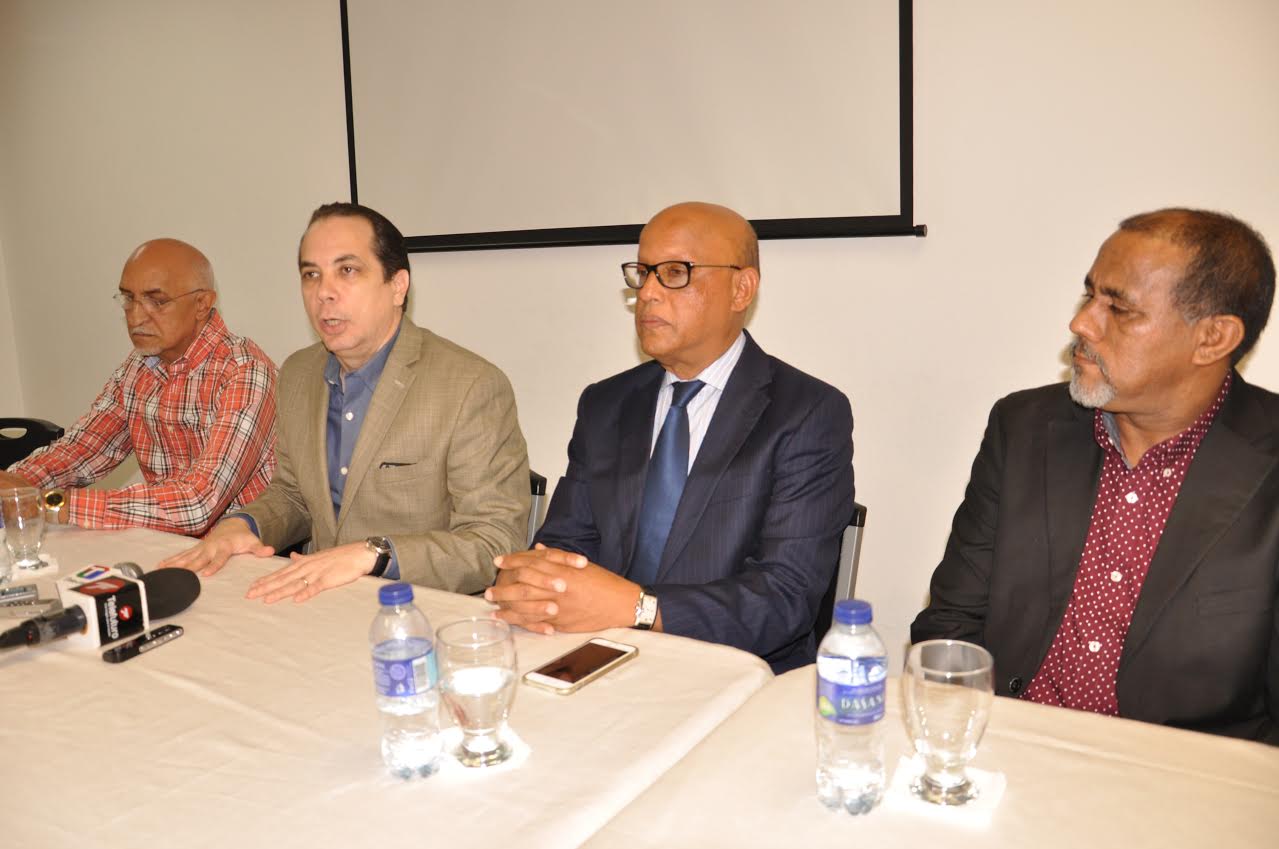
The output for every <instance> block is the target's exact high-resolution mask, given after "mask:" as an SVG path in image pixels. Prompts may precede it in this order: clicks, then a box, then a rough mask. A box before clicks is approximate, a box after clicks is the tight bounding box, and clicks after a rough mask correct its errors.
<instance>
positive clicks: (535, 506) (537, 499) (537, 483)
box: [528, 469, 546, 548]
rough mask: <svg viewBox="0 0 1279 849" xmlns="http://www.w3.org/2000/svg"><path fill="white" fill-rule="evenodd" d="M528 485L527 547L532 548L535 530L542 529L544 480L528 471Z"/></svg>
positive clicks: (544, 505) (544, 501)
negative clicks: (529, 496) (529, 498)
mask: <svg viewBox="0 0 1279 849" xmlns="http://www.w3.org/2000/svg"><path fill="white" fill-rule="evenodd" d="M528 483H529V492H530V494H531V495H532V501H531V502H530V504H529V511H528V547H529V548H532V547H533V537H535V536H537V529H538V528H540V527H542V516H543V514H544V513H545V510H546V478H544V477H542V476H541V475H539V474H538V473H537V472H535V471H533V470H532V469H529V470H528Z"/></svg>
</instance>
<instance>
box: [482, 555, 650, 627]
mask: <svg viewBox="0 0 1279 849" xmlns="http://www.w3.org/2000/svg"><path fill="white" fill-rule="evenodd" d="M493 564H494V565H495V566H497V568H498V573H497V583H496V584H494V585H493V586H491V587H489V588H488V589H487V590H485V591H484V598H486V599H488V600H489V601H491V602H493V603H494V604H496V605H498V607H499V608H500V609H499V610H498V612H497V616H498V618H499V619H504V620H506V621H507V622H509V623H511V624H512V625H519V626H521V627H524V628H527V629H528V630H530V631H534V632H536V633H539V634H554V633H555V632H556V631H601V630H603V629H605V628H625V627H628V626H630V625H631V624H632V623H633V622H634V621H635V602H636V600H637V599H638V598H639V592H640V586H639V584H636V583H635V582H633V581H628V580H626V579H625V578H623V577H621V576H620V575H616V574H614V573H613V572H610V571H609V570H607V569H605V568H604V567H603V566H600V565H598V564H596V563H591V562H590V561H589V560H587V559H586V558H585V557H583V556H582V555H580V554H573V553H571V552H568V551H561V550H559V549H556V548H547V547H546V546H544V545H541V544H540V543H539V544H538V545H537V546H536V547H535V548H534V549H533V550H532V551H516V552H512V553H511V554H504V555H502V556H500V557H496V558H494V559H493Z"/></svg>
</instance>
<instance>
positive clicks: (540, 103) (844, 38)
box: [341, 0, 924, 251]
mask: <svg viewBox="0 0 1279 849" xmlns="http://www.w3.org/2000/svg"><path fill="white" fill-rule="evenodd" d="M341 6H342V14H343V35H344V45H343V48H344V52H345V54H346V55H345V60H346V71H347V109H348V142H349V145H350V154H351V155H350V167H351V194H352V197H353V199H358V200H359V201H360V202H361V203H366V204H368V205H370V206H372V207H374V208H376V209H378V210H379V211H381V212H383V213H385V214H386V215H387V216H388V217H389V218H390V219H391V220H392V221H395V222H396V223H397V224H398V226H399V227H400V228H401V230H403V231H404V233H405V234H406V236H409V237H410V246H411V248H412V249H414V250H419V251H421V250H448V249H466V248H495V247H528V246H538V245H569V244H616V243H625V242H633V241H634V240H635V239H636V237H637V235H638V232H639V227H640V226H641V223H642V222H643V221H645V220H647V218H648V217H649V216H651V215H652V214H653V212H655V211H656V210H658V209H660V208H662V207H663V206H666V205H668V204H670V203H673V202H675V201H679V200H706V201H712V202H715V203H722V204H725V205H727V206H730V207H732V208H734V209H736V210H738V211H740V212H741V213H742V214H744V215H746V216H747V217H748V218H750V219H752V220H753V221H754V222H755V223H756V227H757V229H758V230H759V233H760V235H761V237H764V238H769V237H772V238H786V237H814V236H857V235H906V234H913V235H923V232H924V228H923V227H922V226H916V225H915V224H914V222H913V220H912V215H913V210H912V207H911V194H912V190H913V187H912V178H911V168H912V163H911V132H912V123H911V96H910V95H911V91H910V83H911V75H910V70H911V69H910V63H911V50H910V42H911V33H910V22H911V15H910V11H911V10H910V0H789V1H788V2H787V0H645V2H639V3H637V2H633V0H632V2H626V0H536V1H535V2H532V1H531V2H519V0H469V2H463V0H344V2H343V3H342V4H341Z"/></svg>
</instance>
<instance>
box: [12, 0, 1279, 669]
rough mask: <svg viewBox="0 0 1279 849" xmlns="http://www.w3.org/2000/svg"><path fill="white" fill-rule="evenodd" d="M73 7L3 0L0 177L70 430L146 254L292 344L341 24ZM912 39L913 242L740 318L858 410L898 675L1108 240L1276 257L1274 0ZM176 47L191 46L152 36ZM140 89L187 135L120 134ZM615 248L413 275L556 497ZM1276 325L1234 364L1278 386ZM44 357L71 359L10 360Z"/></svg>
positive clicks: (950, 15)
mask: <svg viewBox="0 0 1279 849" xmlns="http://www.w3.org/2000/svg"><path fill="white" fill-rule="evenodd" d="M70 5H71V4H69V3H66V2H64V3H60V4H38V3H35V2H20V3H11V4H10V5H8V6H0V33H5V32H6V31H8V32H10V34H7V35H0V46H6V45H7V46H8V48H9V49H7V50H3V51H0V114H3V115H6V116H7V117H6V120H10V121H12V127H14V128H16V132H14V131H13V130H10V131H9V132H10V133H11V135H12V136H14V137H16V138H17V139H18V141H19V142H20V144H19V145H18V146H16V147H14V148H12V149H11V150H9V151H8V152H7V154H6V155H5V156H4V158H3V159H2V160H0V187H2V186H5V185H6V182H3V180H5V179H6V178H11V179H9V183H11V184H16V185H17V186H18V189H19V190H18V191H17V192H16V193H15V194H10V193H9V192H7V191H6V192H5V194H3V195H0V244H2V245H4V247H5V250H6V253H7V260H8V262H7V267H8V269H9V278H8V279H9V288H10V298H11V301H12V304H13V312H14V315H15V317H16V319H17V321H18V342H19V346H20V349H21V351H22V352H23V355H22V356H21V358H20V368H19V369H18V373H19V374H20V376H21V379H22V386H23V390H24V393H25V396H24V397H25V401H26V407H27V409H28V411H29V412H30V413H32V414H45V415H48V416H50V417H53V418H58V419H60V420H63V421H66V420H69V419H70V418H72V417H74V415H76V414H77V413H78V412H80V411H82V410H83V408H84V406H85V404H87V403H88V400H89V398H90V397H91V396H92V394H93V392H94V391H96V389H97V388H98V387H99V386H100V384H101V382H102V380H103V378H104V377H105V375H106V372H107V370H108V369H109V366H110V364H111V363H113V362H114V361H116V360H118V359H119V357H120V356H121V355H122V354H123V352H124V351H125V348H126V346H127V340H126V339H125V337H124V333H123V331H122V330H121V329H120V328H119V321H118V319H117V318H116V316H115V314H114V312H113V307H112V305H111V303H110V301H109V300H107V296H108V295H109V294H110V291H111V290H112V289H113V288H114V285H115V279H116V275H117V274H118V268H119V265H120V263H121V262H122V261H123V259H124V256H125V255H126V254H127V253H128V251H129V249H130V248H131V247H132V246H133V244H134V243H136V242H138V241H141V240H142V239H144V238H147V237H149V236H153V235H159V234H161V233H165V234H170V235H178V236H183V237H185V238H188V239H190V240H192V241H194V242H195V243H196V244H198V245H200V246H202V247H204V248H205V249H206V251H208V252H209V254H210V256H211V257H212V258H213V260H214V263H215V265H216V267H217V268H218V271H219V275H220V277H221V280H222V283H223V297H224V303H225V305H226V312H227V317H228V320H229V322H230V323H231V324H232V326H233V327H235V328H236V329H239V330H241V331H243V332H246V333H248V334H249V335H251V336H253V337H255V338H256V339H257V340H258V341H259V342H261V343H262V344H263V345H264V347H266V349H267V350H268V351H269V352H270V353H271V354H272V355H273V356H276V357H281V356H283V355H284V354H285V353H286V352H288V351H289V350H292V349H293V348H296V347H299V346H301V345H303V344H306V343H308V342H309V341H310V338H311V337H310V334H309V331H308V330H307V329H306V326H305V322H304V321H303V319H302V316H301V309H300V307H299V306H298V304H297V298H296V294H295V289H294V286H295V283H294V272H293V260H294V249H295V247H296V241H297V238H298V236H299V235H300V231H301V229H302V227H303V225H304V223H305V218H306V214H307V212H308V211H309V210H310V208H311V207H313V206H314V205H315V204H316V203H318V202H320V201H323V200H329V199H333V198H337V197H339V196H341V195H342V193H343V187H344V186H345V185H346V182H345V181H346V172H345V162H346V160H345V153H344V146H343V137H342V126H341V122H342V111H341V109H342V104H341V81H340V61H339V53H338V43H337V38H338V36H337V23H336V12H335V7H336V4H335V3H331V2H310V3H309V2H305V0H289V2H287V3H275V4H247V3H245V4H240V5H235V4H224V5H216V4H201V3H191V4H160V3H155V4H140V3H138V2H136V0H135V2H132V3H116V4H112V5H111V9H112V12H111V14H110V15H107V14H106V13H105V12H102V13H98V12H97V11H96V7H97V6H98V5H99V4H93V3H82V4H80V5H79V6H77V7H76V8H77V9H78V14H79V16H78V17H76V18H75V20H76V21H77V23H76V25H75V26H71V25H70V24H67V23H66V21H65V20H64V19H65V18H66V17H70V14H69V13H67V12H66V11H65V10H66V9H67V8H68V6H70ZM101 5H106V4H101ZM144 5H153V6H154V7H155V8H156V9H158V10H170V9H172V8H174V6H182V7H184V8H190V9H195V10H198V13H197V12H187V13H185V14H184V15H182V16H181V20H180V21H174V20H168V21H166V20H163V19H164V18H165V17H168V18H173V17H174V16H175V15H177V13H173V12H169V11H163V14H161V13H160V12H153V13H151V14H149V15H144V14H142V13H141V12H140V11H138V9H139V8H140V7H141V6H144ZM232 7H233V8H232ZM788 8H797V4H791V6H789V7H788ZM250 9H251V10H252V11H250ZM15 10H17V12H15ZM196 14H198V18H193V17H192V16H193V15H196ZM83 17H89V18H93V20H91V21H90V22H89V23H87V24H86V23H83V22H81V18H83ZM157 17H158V18H160V19H159V20H157ZM6 18H7V19H9V20H6ZM15 18H21V20H18V21H17V23H18V24H19V25H20V27H21V35H20V36H15V35H13V34H12V32H11V31H12V29H13V19H15ZM915 18H916V24H915V29H916V35H915V48H916V50H915V55H916V63H915V64H916V85H915V92H916V109H915V111H916V186H917V190H916V208H917V213H916V218H917V220H918V221H920V222H922V223H926V224H928V225H929V228H930V234H931V235H929V237H928V238H927V239H875V240H829V241H797V242H768V243H765V245H764V246H763V249H762V253H763V266H764V267H763V272H764V275H763V276H764V282H763V290H762V294H761V301H760V304H759V308H758V310H757V311H756V314H755V317H754V320H753V322H752V324H751V329H752V331H753V332H754V333H755V335H756V338H758V339H759V340H760V342H761V344H762V345H764V347H765V348H766V349H767V350H769V351H770V352H772V353H774V354H776V355H778V356H781V357H782V358H784V359H787V360H789V361H790V362H792V363H793V364H795V365H797V366H799V367H801V368H803V369H806V370H808V371H810V372H812V373H814V374H816V375H818V376H820V377H822V378H823V379H825V380H827V381H829V382H831V383H834V384H835V385H837V386H839V387H840V388H841V389H843V390H844V391H845V392H846V393H847V394H848V395H849V397H850V398H851V399H852V402H853V408H854V415H855V417H856V422H857V424H856V433H855V437H856V455H855V466H856V470H857V483H858V486H857V491H858V498H859V500H861V501H863V502H864V503H866V504H867V505H868V506H869V508H870V518H869V522H868V528H867V534H866V541H865V547H864V549H863V554H862V573H861V577H860V580H859V583H858V594H859V595H860V596H863V597H865V598H868V599H870V600H872V601H873V602H875V604H876V609H877V619H878V621H879V623H880V626H881V628H882V630H883V632H884V633H885V635H886V638H887V639H888V641H889V643H890V644H891V645H893V646H894V655H895V659H894V661H893V662H894V663H898V662H900V651H899V648H898V647H899V646H900V645H901V644H902V643H903V642H904V641H905V640H906V635H907V626H908V624H909V621H910V619H911V618H912V617H913V616H914V614H915V612H916V611H917V610H918V608H919V606H920V605H921V604H922V603H923V601H924V598H925V595H926V592H927V582H928V577H929V575H930V574H931V571H932V568H933V567H934V566H935V565H936V562H937V559H938V557H939V556H940V554H941V550H942V546H943V544H944V542H945V537H946V533H947V529H948V527H949V522H950V517H951V514H952V513H953V511H954V509H955V507H956V506H957V505H958V503H959V499H960V497H961V495H962V492H963V487H964V483H965V482H966V480H967V476H968V468H969V464H970V463H971V461H972V457H973V455H974V453H975V451H976V449H977V445H978V442H979V440H980V437H981V431H982V428H983V426H984V424H985V418H986V414H987V412H988V411H989V408H990V405H991V404H992V403H993V402H994V401H995V399H997V398H998V397H1000V396H1002V395H1004V394H1006V393H1008V392H1010V391H1013V390H1015V389H1018V388H1023V387H1027V386H1033V385H1038V384H1042V383H1047V382H1051V381H1054V380H1057V379H1059V378H1060V376H1061V375H1062V373H1063V369H1064V366H1063V362H1062V359H1061V352H1062V349H1063V348H1064V346H1065V344H1066V343H1067V341H1068V333H1067V330H1066V324H1067V322H1068V321H1069V318H1070V315H1071V311H1072V309H1073V307H1074V305H1075V303H1076V299H1077V297H1078V295H1079V293H1080V291H1081V283H1082V279H1083V275H1084V273H1085V271H1086V270H1087V268H1088V266H1089V265H1090V263H1091V261H1092V258H1093V255H1094V254H1095V252H1096V249H1097V247H1098V246H1099V244H1100V243H1101V241H1102V240H1103V239H1104V238H1105V237H1106V235H1108V234H1109V232H1110V231H1111V230H1112V229H1113V227H1114V225H1115V224H1116V222H1117V221H1118V220H1119V219H1120V218H1122V217H1123V216H1125V215H1127V214H1130V213H1133V212H1137V211H1141V210H1145V209H1150V208H1154V207H1157V206H1162V205H1168V204H1187V205H1196V206H1206V207H1212V208H1219V209H1225V210H1228V211H1231V212H1234V213H1235V214H1237V215H1239V216H1241V217H1242V218H1244V219H1245V220H1248V221H1250V222H1251V223H1252V224H1254V225H1255V226H1256V227H1257V228H1258V229H1260V230H1261V231H1262V232H1263V233H1264V234H1266V235H1268V237H1269V238H1270V240H1271V241H1272V242H1273V243H1279V169H1277V168H1275V167H1274V163H1275V156H1274V151H1275V150H1279V99H1277V98H1276V97H1275V92H1276V91H1279V52H1276V51H1274V50H1273V49H1272V45H1271V44H1270V42H1271V41H1272V40H1273V36H1274V34H1275V33H1276V32H1279V4H1275V3H1272V2H1269V0H1231V2H1210V1H1209V0H1130V2H1127V3H1113V2H1108V0H1077V2H1071V3H1066V2H1056V3H1046V2H1043V3H1022V2H1017V0H1002V2H997V1H996V0H966V2H964V3H954V2H951V1H950V0H917V2H916V15H915ZM250 21H251V22H252V25H251V26H249V25H247V24H248V22H250ZM138 31H141V32H143V33H145V34H146V35H145V36H142V37H140V36H138V35H136V34H135V33H136V32H138ZM178 31H181V32H195V31H198V32H199V38H198V39H195V40H188V41H187V42H184V43H183V44H182V45H181V46H180V47H177V46H174V45H172V44H169V43H168V42H169V41H170V40H172V38H173V33H175V32H178ZM33 32H34V33H37V34H38V38H32V37H31V35H30V34H31V33H33ZM15 40H17V41H19V42H20V44H19V50H18V51H17V55H16V56H15V55H13V50H12V46H13V45H12V42H14V41H15ZM28 42H30V43H28ZM54 46H56V47H57V48H58V49H56V50H54V51H53V53H52V54H51V55H46V54H45V52H44V51H45V50H48V49H52V48H53V47H54ZM157 53H158V54H160V55H161V57H162V61H161V59H156V58H155V56H156V55H157ZM141 55H146V56H150V57H151V58H150V59H149V60H148V62H147V66H143V65H142V64H141V60H140V59H137V58H130V57H138V56H141ZM179 60H180V61H179ZM800 60H801V61H802V57H801V59H800ZM147 67H154V68H155V69H156V70H155V71H154V72H151V71H148V70H147ZM148 79H150V80H152V82H147V80H148ZM155 80H159V81H155ZM19 81H20V82H19ZM161 87H162V88H163V89H164V93H169V94H172V95H173V100H165V109H166V114H172V113H173V112H176V114H177V115H178V116H180V118H181V120H177V121H174V120H169V121H166V122H164V125H163V127H159V128H157V129H163V130H164V131H165V134H164V135H160V136H157V135H156V132H154V131H152V132H141V133H140V132H138V131H137V130H136V127H137V126H138V125H139V124H144V125H145V124H146V123H147V121H150V122H151V123H152V124H155V123H156V122H155V120H154V119H151V118H149V117H148V116H150V115H153V114H154V111H155V110H154V109H153V107H152V106H151V105H149V104H150V103H151V102H153V101H154V95H155V94H157V91H156V89H157V88H161ZM180 92H185V96H184V97H181V98H178V97H177V94H178V93H180ZM146 95H150V96H151V99H150V100H149V99H148V98H147V97H146ZM607 96H608V93H607V92H601V97H607ZM801 96H802V95H801ZM173 101H176V102H173ZM59 104H62V106H61V108H59ZM813 108H814V109H820V108H822V104H820V103H814V104H813ZM202 115H208V116H211V117H212V118H213V120H207V121H201V122H200V123H201V127H202V129H201V132H199V133H196V132H195V131H194V130H193V129H192V128H191V127H190V126H189V125H190V124H191V123H192V122H194V121H195V120H196V119H197V118H198V117H199V116H202ZM173 125H176V126H173ZM746 129H747V130H748V128H746ZM171 134H176V138H174V137H173V135H171ZM167 139H173V140H171V141H168V140H167ZM193 163H194V165H193ZM758 167H760V168H767V167H768V163H767V162H760V163H759V164H758ZM15 175H16V176H15ZM680 199H682V198H671V200H672V201H674V200H680ZM18 209H22V210H24V214H22V215H18V214H17V210H18ZM33 209H34V211H35V212H36V213H37V214H36V215H30V214H27V212H29V211H31V210H33ZM632 254H633V250H631V249H628V248H626V247H596V248H572V249H567V248H566V249H545V250H538V251H498V252H478V253H452V254H430V255H419V256H417V257H415V259H414V273H415V276H414V296H413V297H414V309H413V313H414V317H415V319H417V320H418V321H419V323H423V324H427V325H429V326H431V327H433V328H435V329H436V330H438V331H440V332H441V333H444V334H445V335H447V336H450V337H452V338H454V339H455V340H457V341H459V342H461V343H463V344H466V345H469V346H470V347H472V348H474V349H475V350H477V351H479V352H480V353H482V354H483V355H485V356H487V357H488V358H490V359H492V360H493V361H495V362H496V363H498V364H499V365H500V366H501V367H502V368H504V369H505V370H506V371H507V373H508V374H509V375H510V377H511V380H512V382H513V383H514V385H515V387H516V394H517V396H518V400H519V405H520V418H521V422H522V424H523V427H524V430H525V433H526V435H527V437H528V440H529V447H530V458H531V462H532V464H533V466H534V467H535V468H537V469H539V470H540V471H542V473H544V474H546V475H547V476H548V477H550V478H551V479H552V480H554V479H555V478H556V477H557V476H558V475H559V474H560V473H561V472H562V470H563V468H564V462H565V461H564V447H565V444H566V443H567V439H568V436H569V431H570V428H571V426H572V419H573V411H574V405H575V402H576V399H577V395H578V393H579V392H580V390H581V388H582V387H583V386H584V385H585V384H586V383H587V382H589V381H591V380H594V379H598V378H601V377H604V376H607V375H609V374H611V373H614V372H616V371H619V370H621V369H623V368H627V367H629V366H631V365H633V364H634V363H636V362H637V361H638V355H637V352H636V349H635V346H634V342H633V333H632V330H631V326H630V313H629V312H628V310H627V308H626V305H625V301H624V292H623V286H622V283H621V279H620V276H619V274H618V271H617V264H618V263H620V262H622V261H624V260H626V259H629V258H631V255H632ZM0 316H2V311H0ZM2 329H3V328H2V327H0V332H2ZM1277 333H1279V329H1275V330H1272V331H1271V335H1270V337H1269V338H1263V340H1262V343H1261V345H1260V346H1259V348H1258V351H1257V352H1256V354H1255V355H1254V356H1253V357H1252V358H1251V360H1250V361H1249V362H1248V363H1247V364H1246V368H1245V374H1246V376H1247V377H1248V378H1249V379H1251V380H1253V381H1254V382H1257V383H1261V384H1263V385H1268V386H1270V387H1271V388H1279V340H1276V338H1275V334H1277ZM51 335H52V336H53V337H55V338H63V339H70V340H75V343H76V344H75V345H74V346H68V349H67V350H65V351H62V352H59V353H58V354H57V355H56V356H55V357H54V358H52V359H47V358H43V357H38V356H36V355H34V354H33V353H31V352H32V351H34V350H35V348H36V346H37V345H38V343H39V342H40V341H41V340H43V339H46V338H48V337H49V336H51ZM0 344H2V343H0ZM0 356H3V351H2V350H0ZM0 370H3V369H0Z"/></svg>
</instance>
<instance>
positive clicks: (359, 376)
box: [324, 328, 400, 580]
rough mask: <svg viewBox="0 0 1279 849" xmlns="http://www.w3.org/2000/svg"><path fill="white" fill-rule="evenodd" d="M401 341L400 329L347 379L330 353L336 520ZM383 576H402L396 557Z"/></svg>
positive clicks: (329, 437) (328, 441)
mask: <svg viewBox="0 0 1279 849" xmlns="http://www.w3.org/2000/svg"><path fill="white" fill-rule="evenodd" d="M399 338H400V331H399V328H396V331H395V335H394V336H392V337H391V340H390V341H389V342H387V343H386V344H385V345H383V346H382V347H381V348H380V349H379V350H378V352H377V353H376V354H374V355H373V358H372V359H370V360H369V361H368V362H367V363H365V364H364V365H363V366H361V367H360V368H358V369H356V370H355V371H353V372H350V373H349V374H347V375H346V376H345V377H343V376H342V370H341V365H340V364H339V363H338V359H337V357H335V356H333V355H332V354H329V361H328V363H326V364H325V366H324V382H325V383H327V384H328V385H329V413H328V419H327V421H326V424H325V444H324V451H325V457H326V459H327V460H328V465H329V498H330V499H331V500H332V501H333V515H334V516H335V517H336V516H337V515H338V513H339V512H341V510H342V493H343V491H345V489H346V478H347V474H348V472H349V471H350V467H351V456H352V455H353V454H354V453H355V443H356V441H357V440H358V439H359V438H360V429H361V428H362V427H363V426H364V418H365V416H366V415H367V414H368V411H369V402H370V401H372V400H373V390H374V389H376V388H377V382H378V379H379V378H380V377H381V376H382V370H383V369H385V368H386V361H387V358H389V357H390V356H391V349H392V348H394V347H395V340H397V339H399ZM383 577H384V578H388V579H391V580H395V579H398V578H399V577H400V566H399V561H397V560H396V559H395V556H394V555H392V557H391V564H390V565H389V566H387V568H386V572H385V573H384V574H383Z"/></svg>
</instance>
